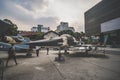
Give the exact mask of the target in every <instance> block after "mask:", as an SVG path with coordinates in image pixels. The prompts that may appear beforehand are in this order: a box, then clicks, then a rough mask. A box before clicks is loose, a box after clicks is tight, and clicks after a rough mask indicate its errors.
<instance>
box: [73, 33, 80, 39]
mask: <svg viewBox="0 0 120 80" xmlns="http://www.w3.org/2000/svg"><path fill="white" fill-rule="evenodd" d="M74 37H75V38H76V40H80V37H81V34H80V33H79V32H75V33H74Z"/></svg>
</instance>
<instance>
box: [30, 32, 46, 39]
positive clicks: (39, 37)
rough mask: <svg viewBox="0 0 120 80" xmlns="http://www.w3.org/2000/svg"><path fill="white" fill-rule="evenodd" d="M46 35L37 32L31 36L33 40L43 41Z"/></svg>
mask: <svg viewBox="0 0 120 80" xmlns="http://www.w3.org/2000/svg"><path fill="white" fill-rule="evenodd" d="M43 36H44V33H43V32H37V34H36V35H34V36H30V39H31V40H40V39H43Z"/></svg>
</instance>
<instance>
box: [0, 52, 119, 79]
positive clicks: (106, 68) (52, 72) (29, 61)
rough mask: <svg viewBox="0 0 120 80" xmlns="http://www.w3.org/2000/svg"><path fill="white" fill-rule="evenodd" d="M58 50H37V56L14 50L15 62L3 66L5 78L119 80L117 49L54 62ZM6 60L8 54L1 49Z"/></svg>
mask: <svg viewBox="0 0 120 80" xmlns="http://www.w3.org/2000/svg"><path fill="white" fill-rule="evenodd" d="M57 53H58V51H53V50H50V53H49V55H46V51H45V50H42V51H40V55H39V57H36V54H35V53H33V56H32V57H30V58H27V57H26V56H25V53H17V61H18V65H17V66H16V65H15V64H14V62H13V61H12V60H11V61H10V62H9V64H8V65H9V66H8V67H5V71H4V80H120V54H119V53H120V52H119V51H117V52H115V51H110V50H109V51H107V52H106V54H105V55H104V54H103V53H101V52H99V53H97V54H92V53H91V54H88V55H87V56H86V55H83V54H80V53H71V52H70V54H69V55H64V57H65V61H64V62H56V61H54V59H55V57H56V56H57ZM0 56H1V57H2V58H3V60H4V61H5V62H6V57H7V53H6V52H0Z"/></svg>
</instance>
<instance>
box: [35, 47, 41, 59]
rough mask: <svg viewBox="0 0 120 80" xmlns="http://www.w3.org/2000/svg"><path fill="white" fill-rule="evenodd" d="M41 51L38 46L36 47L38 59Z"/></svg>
mask: <svg viewBox="0 0 120 80" xmlns="http://www.w3.org/2000/svg"><path fill="white" fill-rule="evenodd" d="M39 50H40V48H39V47H38V46H36V55H37V57H38V56H39Z"/></svg>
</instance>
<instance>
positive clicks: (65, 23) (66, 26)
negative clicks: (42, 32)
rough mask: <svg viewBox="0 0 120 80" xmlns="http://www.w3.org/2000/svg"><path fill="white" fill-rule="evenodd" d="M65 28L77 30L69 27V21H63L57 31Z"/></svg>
mask: <svg viewBox="0 0 120 80" xmlns="http://www.w3.org/2000/svg"><path fill="white" fill-rule="evenodd" d="M63 30H71V31H73V32H74V31H75V29H74V28H73V27H69V24H68V23H67V22H61V23H60V25H59V26H57V29H56V32H60V31H63Z"/></svg>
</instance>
